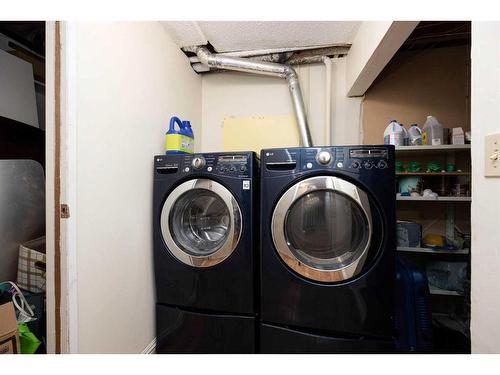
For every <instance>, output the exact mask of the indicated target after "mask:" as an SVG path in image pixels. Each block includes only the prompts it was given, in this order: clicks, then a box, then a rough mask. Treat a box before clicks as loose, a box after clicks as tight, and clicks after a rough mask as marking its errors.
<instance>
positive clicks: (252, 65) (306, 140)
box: [193, 47, 312, 147]
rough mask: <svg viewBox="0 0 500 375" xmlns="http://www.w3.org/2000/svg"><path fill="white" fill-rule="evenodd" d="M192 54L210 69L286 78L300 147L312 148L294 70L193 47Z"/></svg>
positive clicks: (281, 65) (302, 100) (297, 78)
mask: <svg viewBox="0 0 500 375" xmlns="http://www.w3.org/2000/svg"><path fill="white" fill-rule="evenodd" d="M193 52H195V53H196V55H197V56H198V59H200V62H201V63H202V64H203V65H206V66H208V67H211V68H219V69H227V70H236V71H239V72H246V73H254V74H262V75H269V76H274V77H280V78H286V80H287V82H288V88H289V89H290V94H291V95H292V103H293V108H294V110H295V117H296V118H297V125H298V127H299V133H300V139H301V142H302V146H304V147H311V146H312V139H311V132H310V131H309V125H308V123H307V117H306V110H305V108H304V99H303V98H302V90H301V89H300V83H299V77H298V75H297V72H296V71H295V69H293V68H292V67H291V66H289V65H284V64H276V63H272V62H265V61H255V60H250V59H244V58H241V57H230V56H222V55H217V54H213V53H211V52H210V51H209V50H208V49H206V48H205V47H195V48H193Z"/></svg>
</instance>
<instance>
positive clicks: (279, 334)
mask: <svg viewBox="0 0 500 375" xmlns="http://www.w3.org/2000/svg"><path fill="white" fill-rule="evenodd" d="M260 350H261V353H263V354H281V353H290V354H291V353H325V354H337V353H338V354H341V353H343V354H362V353H365V354H380V353H394V352H395V346H394V342H393V341H392V340H379V339H367V338H342V337H335V336H324V335H319V334H312V333H307V332H304V331H298V330H292V329H289V328H284V327H278V326H273V325H270V324H261V325H260Z"/></svg>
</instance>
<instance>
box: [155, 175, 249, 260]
mask: <svg viewBox="0 0 500 375" xmlns="http://www.w3.org/2000/svg"><path fill="white" fill-rule="evenodd" d="M192 189H204V190H208V191H211V192H213V193H215V194H216V195H217V196H219V197H220V198H221V199H222V201H223V202H224V203H225V205H226V206H227V208H228V211H229V220H230V222H231V225H230V228H229V233H228V236H227V239H226V241H225V242H224V243H223V245H222V246H220V247H219V248H218V249H217V250H216V251H215V252H213V253H211V254H209V255H203V256H196V255H192V254H189V253H187V252H186V251H184V250H183V249H182V248H181V247H179V245H178V244H177V243H176V242H175V241H174V238H173V235H172V233H171V231H170V225H169V218H170V212H171V209H172V207H173V206H174V204H175V202H176V201H177V199H179V197H181V196H182V195H183V194H184V193H186V192H188V191H189V190H192ZM160 228H161V233H162V236H163V240H164V241H165V244H166V245H167V249H168V250H169V252H170V253H171V254H172V255H173V256H174V257H175V258H176V259H178V260H179V261H181V262H182V263H184V264H187V265H189V266H192V267H201V268H203V267H211V266H215V265H216V264H219V263H220V262H222V261H224V260H225V259H226V258H228V257H229V256H230V255H231V254H232V253H233V251H234V250H235V249H236V247H237V246H238V242H239V240H240V237H241V231H242V217H241V210H240V206H239V205H238V202H237V201H236V199H235V198H234V196H233V194H231V192H230V191H229V190H228V189H227V188H225V187H224V186H223V185H221V184H220V183H218V182H216V181H213V180H209V179H203V178H200V179H192V180H188V181H186V182H183V183H182V184H180V185H179V186H177V187H176V188H175V189H174V190H173V191H172V192H171V193H170V194H169V195H168V196H167V199H166V200H165V202H164V204H163V208H162V211H161V216H160Z"/></svg>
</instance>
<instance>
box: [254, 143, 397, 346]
mask: <svg viewBox="0 0 500 375" xmlns="http://www.w3.org/2000/svg"><path fill="white" fill-rule="evenodd" d="M261 165H262V171H261V191H262V198H261V207H260V209H261V302H260V304H261V316H260V319H261V323H260V349H261V352H262V353H386V352H391V351H394V349H395V345H394V339H393V337H394V283H395V223H396V222H395V200H394V196H395V181H394V180H395V178H394V147H393V146H345V147H323V148H314V147H308V148H288V149H269V150H263V151H262V153H261Z"/></svg>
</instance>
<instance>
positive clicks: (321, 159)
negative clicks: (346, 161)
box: [316, 151, 332, 165]
mask: <svg viewBox="0 0 500 375" xmlns="http://www.w3.org/2000/svg"><path fill="white" fill-rule="evenodd" d="M331 160H332V155H331V154H330V153H329V152H328V151H320V152H318V154H317V155H316V161H317V162H318V163H320V164H323V165H327V164H329V163H330V161H331Z"/></svg>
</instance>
